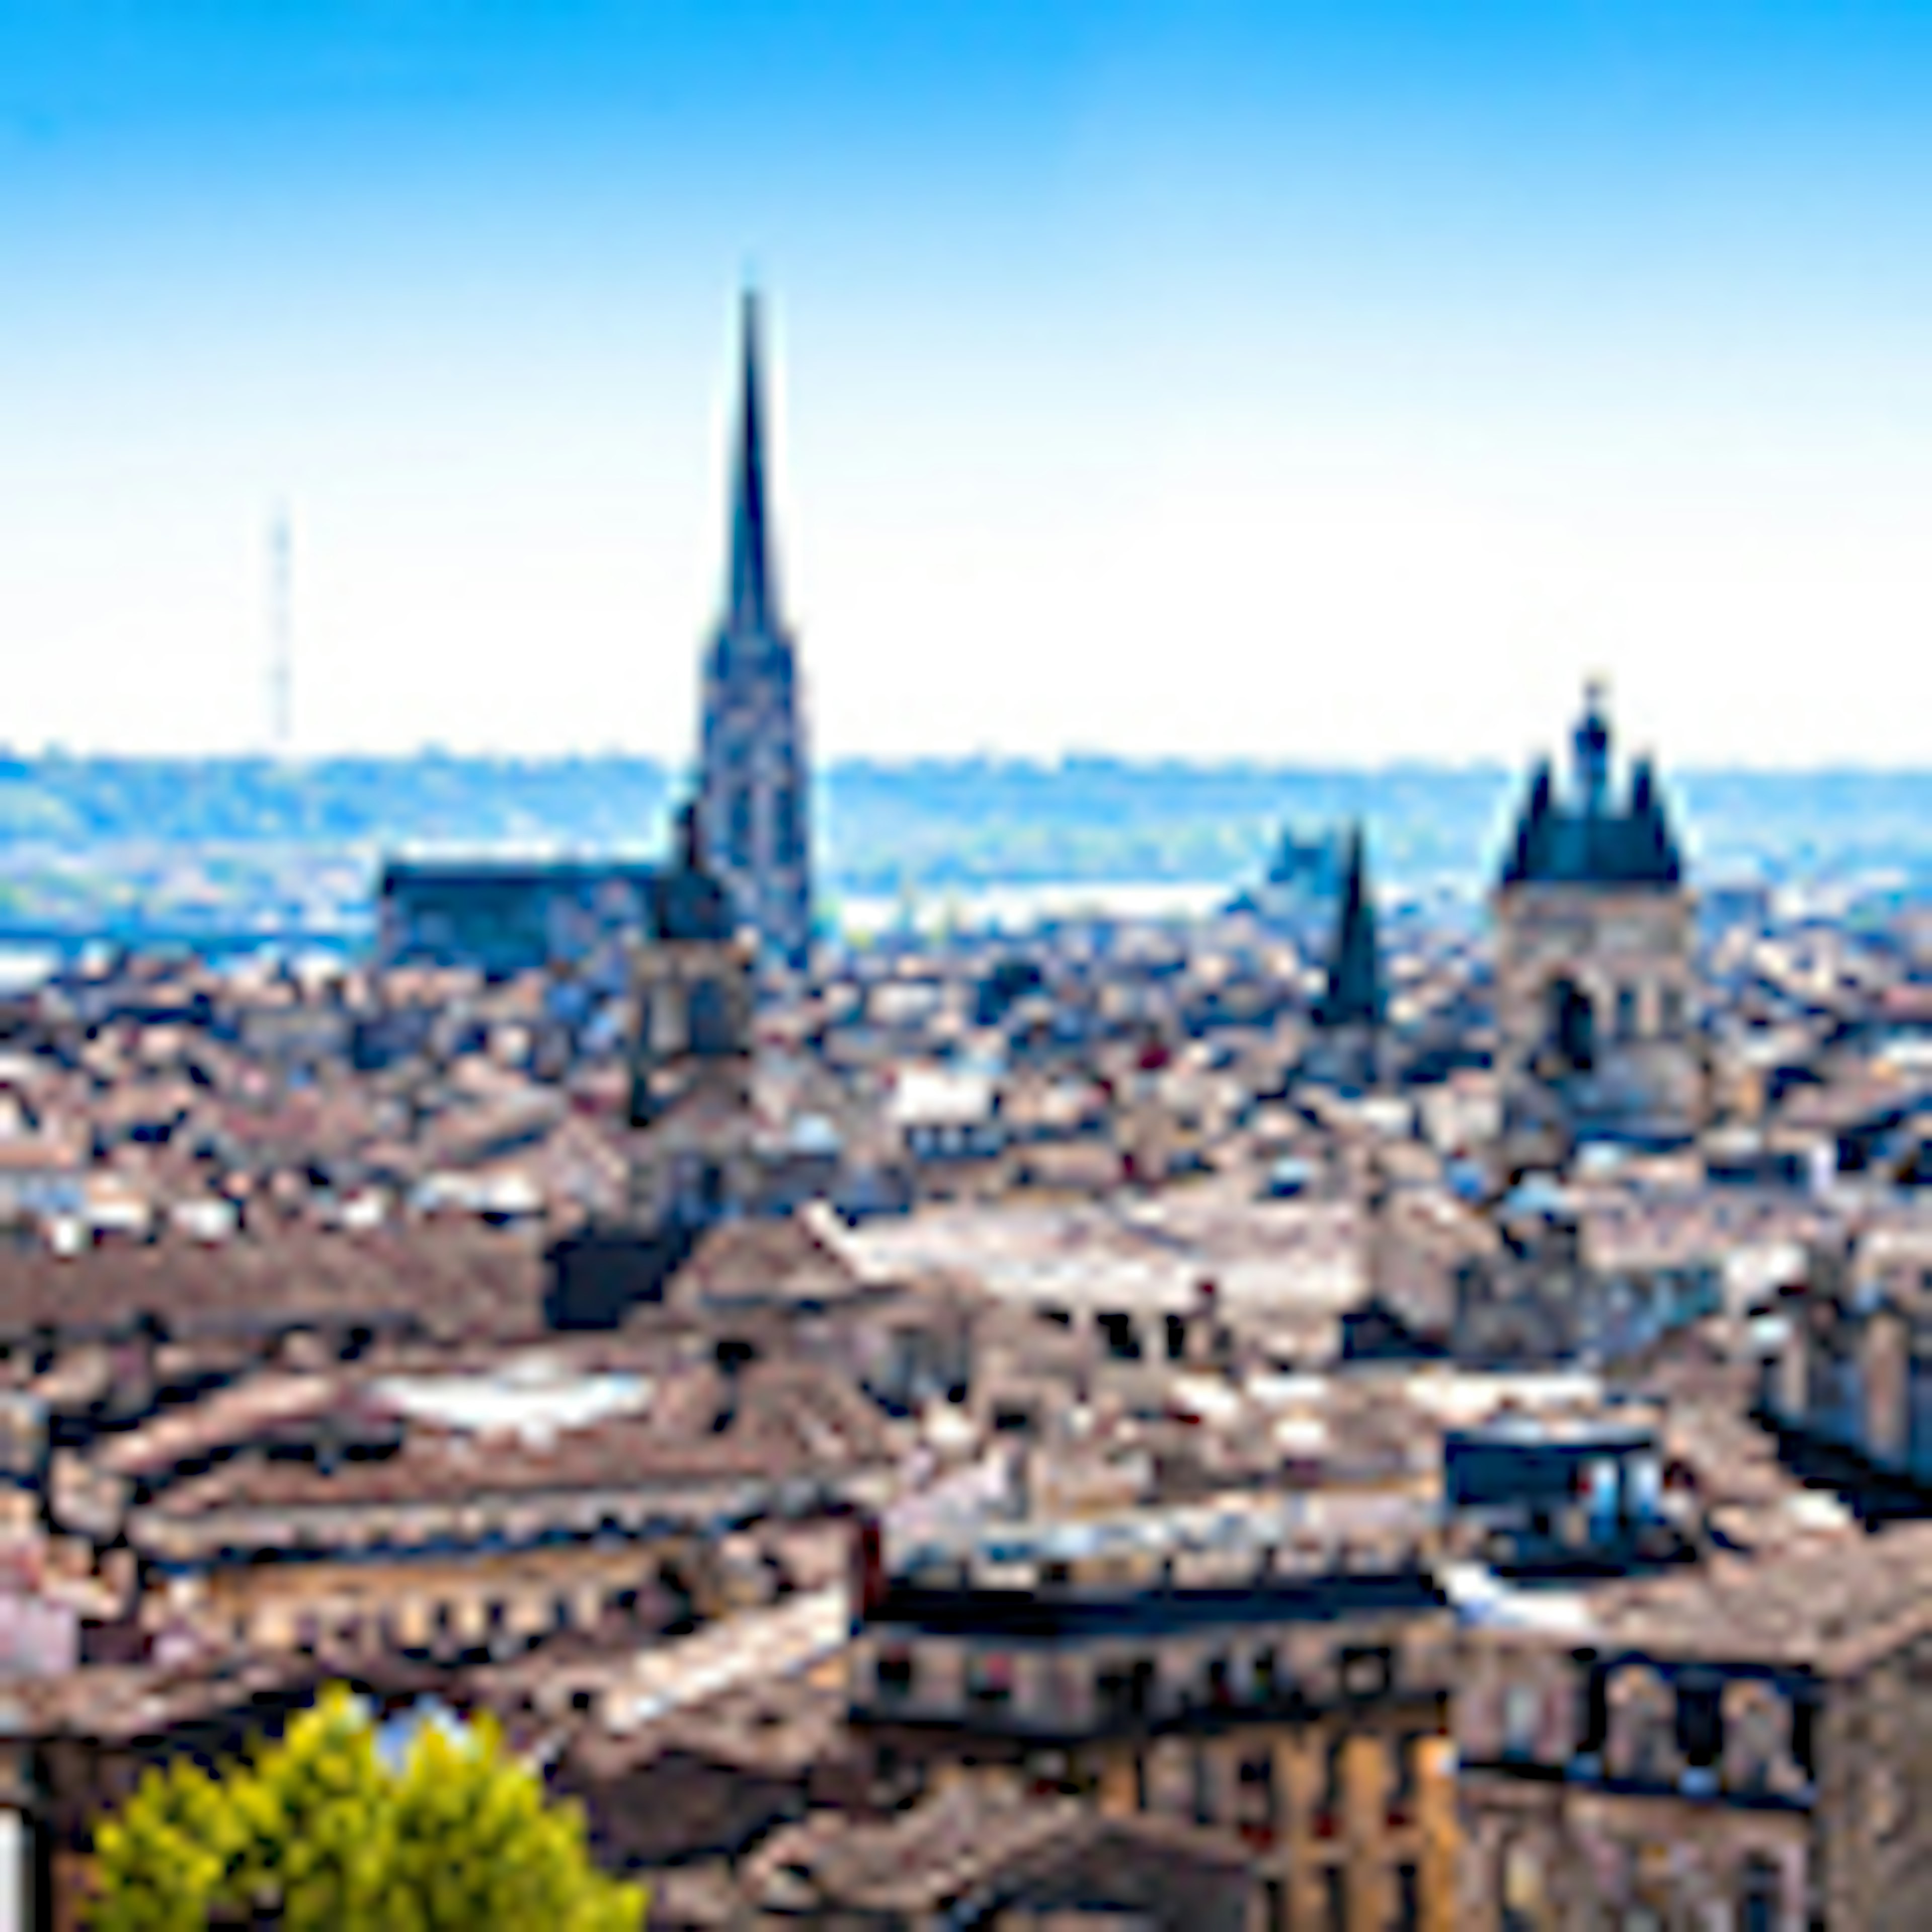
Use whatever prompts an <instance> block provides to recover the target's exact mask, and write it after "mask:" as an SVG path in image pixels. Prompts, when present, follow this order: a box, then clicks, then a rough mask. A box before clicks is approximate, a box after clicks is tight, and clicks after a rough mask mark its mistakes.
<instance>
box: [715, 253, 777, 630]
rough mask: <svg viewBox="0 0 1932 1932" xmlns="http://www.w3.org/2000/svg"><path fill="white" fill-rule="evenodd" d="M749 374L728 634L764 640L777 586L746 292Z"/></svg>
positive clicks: (754, 336) (754, 337)
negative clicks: (768, 522)
mask: <svg viewBox="0 0 1932 1932" xmlns="http://www.w3.org/2000/svg"><path fill="white" fill-rule="evenodd" d="M740 326H741V329H742V335H743V338H744V341H743V355H744V374H743V380H742V392H741V395H740V398H739V417H738V446H737V450H736V463H735V468H734V472H733V477H732V486H731V490H732V493H731V598H730V610H729V612H728V614H727V619H726V626H725V627H726V628H727V630H729V631H731V632H732V633H733V634H735V635H738V636H744V635H747V634H754V635H755V634H763V633H764V632H765V631H767V630H768V629H769V627H770V625H772V622H774V621H775V617H776V614H777V609H778V586H777V583H776V580H775V574H774V573H773V571H772V559H771V541H770V537H769V532H767V530H766V524H765V448H764V427H763V415H762V410H761V408H760V395H759V389H760V382H759V369H758V297H757V290H754V289H749V288H748V289H747V290H745V296H744V307H743V319H742V323H741V325H740Z"/></svg>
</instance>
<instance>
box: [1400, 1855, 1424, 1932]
mask: <svg viewBox="0 0 1932 1932" xmlns="http://www.w3.org/2000/svg"><path fill="white" fill-rule="evenodd" d="M1421 1925H1422V1874H1421V1873H1420V1872H1419V1871H1418V1870H1417V1869H1416V1868H1415V1866H1414V1865H1412V1864H1409V1865H1398V1866H1397V1867H1396V1873H1395V1932H1421Z"/></svg>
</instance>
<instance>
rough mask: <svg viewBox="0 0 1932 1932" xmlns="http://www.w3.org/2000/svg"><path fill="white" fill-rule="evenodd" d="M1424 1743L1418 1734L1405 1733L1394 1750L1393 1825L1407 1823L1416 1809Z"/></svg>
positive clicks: (1391, 1806) (1395, 1744)
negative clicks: (1416, 1795)
mask: <svg viewBox="0 0 1932 1932" xmlns="http://www.w3.org/2000/svg"><path fill="white" fill-rule="evenodd" d="M1422 1742H1423V1741H1422V1738H1421V1735H1420V1734H1419V1733H1416V1732H1414V1731H1405V1732H1404V1733H1403V1735H1402V1736H1400V1737H1399V1738H1397V1739H1396V1741H1395V1743H1394V1747H1393V1748H1392V1756H1393V1758H1394V1776H1393V1778H1391V1781H1390V1784H1389V1822H1390V1823H1391V1824H1392V1825H1397V1826H1400V1825H1403V1824H1406V1823H1408V1820H1409V1814H1410V1812H1411V1811H1413V1810H1414V1809H1415V1794H1416V1790H1417V1787H1418V1784H1420V1782H1421V1777H1420V1772H1421V1763H1422Z"/></svg>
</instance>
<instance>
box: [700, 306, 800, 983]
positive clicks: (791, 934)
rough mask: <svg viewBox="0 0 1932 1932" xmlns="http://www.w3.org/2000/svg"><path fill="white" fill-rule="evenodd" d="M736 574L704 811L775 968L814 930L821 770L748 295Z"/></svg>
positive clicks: (754, 309) (737, 899)
mask: <svg viewBox="0 0 1932 1932" xmlns="http://www.w3.org/2000/svg"><path fill="white" fill-rule="evenodd" d="M742 328H743V344H742V354H743V373H742V389H741V394H740V398H739V418H738V435H737V441H736V447H735V449H734V452H733V476H732V500H731V556H730V580H729V583H728V584H727V588H726V598H725V607H724V616H723V619H722V620H721V622H720V623H719V625H718V629H717V631H716V632H715V634H714V635H713V637H712V640H711V645H710V648H709V651H708V652H706V657H705V663H704V679H703V685H704V696H703V721H702V726H701V733H700V736H701V742H702V752H701V772H700V781H699V814H700V820H701V823H702V830H703V845H704V849H705V850H706V853H708V854H709V859H710V862H711V865H712V868H713V869H714V870H715V872H716V873H717V874H718V877H720V878H721V879H722V880H723V881H724V885H725V886H726V889H727V890H728V891H729V892H730V896H731V902H732V905H733V908H734V910H735V911H736V914H737V916H738V918H739V920H740V921H741V922H742V923H743V924H744V925H745V926H748V927H749V928H750V929H751V931H752V932H753V933H754V935H755V937H756V939H757V949H758V955H759V959H760V964H761V965H763V966H764V967H766V968H767V969H769V968H779V969H785V968H790V969H792V970H794V971H796V970H799V969H801V968H803V966H804V965H805V962H806V957H807V954H808V950H809V946H810V941H811V832H810V825H809V822H808V785H809V768H808V764H807V762H806V758H805V724H804V715H803V705H802V700H801V697H800V694H799V676H798V661H797V652H796V646H795V645H794V644H793V640H792V638H791V637H790V634H789V632H788V631H787V630H786V628H785V625H784V618H783V616H782V615H781V613H780V610H779V606H778V577H777V570H776V565H775V560H774V558H773V556H772V532H771V524H770V518H769V514H768V509H767V505H766V495H765V490H766V464H765V448H764V425H763V397H762V395H761V394H760V389H761V383H760V368H759V341H758V305H757V297H756V296H754V295H752V294H751V293H747V294H746V295H745V302H744V317H743V324H742Z"/></svg>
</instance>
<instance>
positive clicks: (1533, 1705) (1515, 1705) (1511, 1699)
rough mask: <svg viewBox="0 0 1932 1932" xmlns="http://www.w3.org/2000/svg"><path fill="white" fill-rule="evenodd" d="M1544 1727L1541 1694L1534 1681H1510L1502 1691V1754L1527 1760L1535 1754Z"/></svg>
mask: <svg viewBox="0 0 1932 1932" xmlns="http://www.w3.org/2000/svg"><path fill="white" fill-rule="evenodd" d="M1542 1727H1543V1698H1542V1694H1541V1692H1540V1691H1538V1688H1537V1687H1536V1686H1535V1685H1534V1684H1511V1685H1508V1686H1506V1687H1505V1689H1504V1691H1503V1756H1504V1757H1507V1758H1515V1759H1530V1758H1534V1757H1535V1756H1536V1754H1537V1749H1536V1748H1537V1741H1538V1733H1539V1732H1540V1731H1541V1729H1542Z"/></svg>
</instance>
